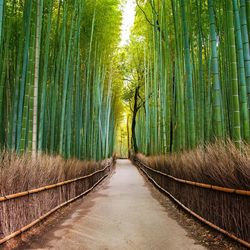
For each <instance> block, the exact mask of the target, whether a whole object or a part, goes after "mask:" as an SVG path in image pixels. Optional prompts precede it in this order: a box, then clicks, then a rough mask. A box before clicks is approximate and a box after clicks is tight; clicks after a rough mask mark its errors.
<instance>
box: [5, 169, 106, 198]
mask: <svg viewBox="0 0 250 250" xmlns="http://www.w3.org/2000/svg"><path fill="white" fill-rule="evenodd" d="M108 167H110V165H107V166H106V167H105V168H103V169H100V170H97V171H95V172H94V173H91V174H89V175H85V176H81V177H78V178H75V179H71V180H67V181H62V182H58V183H55V184H52V185H48V186H44V187H40V188H36V189H32V190H28V191H24V192H19V193H16V194H10V195H4V196H2V197H0V202H3V201H6V200H11V199H16V198H19V197H23V196H26V195H30V194H34V193H39V192H42V191H45V190H49V189H52V188H56V187H60V186H63V185H66V184H69V183H72V182H76V181H80V180H83V179H87V178H89V177H91V176H94V175H96V174H98V173H100V172H103V171H105V170H106V169H107V168H108Z"/></svg>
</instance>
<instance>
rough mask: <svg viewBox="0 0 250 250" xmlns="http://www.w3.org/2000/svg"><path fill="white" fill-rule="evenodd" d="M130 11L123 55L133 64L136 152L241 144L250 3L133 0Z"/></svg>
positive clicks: (245, 127)
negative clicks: (130, 23) (131, 16)
mask: <svg viewBox="0 0 250 250" xmlns="http://www.w3.org/2000/svg"><path fill="white" fill-rule="evenodd" d="M136 12H137V15H136V20H135V25H134V28H133V31H132V35H131V41H132V42H131V45H130V48H128V49H129V50H131V51H132V50H133V51H134V53H135V54H137V57H138V58H140V60H139V61H140V64H139V66H137V69H138V70H137V79H138V81H137V83H136V86H137V87H138V88H139V90H140V97H141V98H142V97H143V98H144V102H142V101H141V103H142V104H143V105H140V106H141V107H139V109H138V110H136V111H138V112H137V115H136V128H135V130H136V141H137V146H138V150H139V151H141V152H143V153H145V154H159V153H162V154H164V153H167V152H174V151H183V150H186V149H191V148H194V147H196V146H197V145H203V144H204V143H208V142H213V141H216V140H227V139H228V138H230V139H231V140H232V141H234V143H235V144H236V145H237V146H238V147H240V145H241V143H242V142H249V140H250V128H249V124H250V123H249V121H250V120H249V119H250V117H249V116H250V53H249V34H250V1H249V0H223V1H221V0H206V1H203V0H188V1H186V0H169V1H164V0H148V1H139V0H138V1H137V8H136ZM143 98H142V99H143ZM139 99H140V98H139ZM133 102H134V100H133Z"/></svg>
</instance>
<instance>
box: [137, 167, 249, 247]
mask: <svg viewBox="0 0 250 250" xmlns="http://www.w3.org/2000/svg"><path fill="white" fill-rule="evenodd" d="M140 169H141V170H142V171H143V173H144V174H145V175H146V176H147V178H148V179H149V180H150V181H152V182H153V184H154V185H155V186H156V187H157V188H159V189H160V190H161V191H163V192H164V193H166V194H167V195H168V196H170V197H171V198H172V199H173V200H174V201H175V202H176V203H177V204H178V205H180V206H181V207H182V208H183V209H185V210H186V211H187V212H188V213H190V214H191V215H193V216H194V217H196V218H197V219H198V220H200V221H201V222H203V223H205V224H207V225H208V226H210V227H212V228H213V229H215V230H217V231H219V232H220V233H223V234H225V235H227V236H228V237H230V238H231V239H233V240H235V241H237V242H239V243H240V244H242V245H244V246H245V247H247V248H250V243H249V242H247V241H245V240H242V239H240V238H238V237H236V236H235V235H233V234H231V233H229V232H227V231H226V230H224V229H222V228H220V227H218V226H216V225H215V224H213V223H211V222H210V221H208V220H206V219H204V218H203V217H201V216H200V215H198V214H197V213H195V212H194V211H192V210H191V209H189V208H188V207H186V206H185V205H183V204H182V203H181V202H180V201H179V200H177V199H176V198H175V197H174V196H173V195H172V194H171V193H169V192H168V191H167V190H165V189H164V188H162V187H161V186H160V185H159V184H158V183H157V182H156V181H155V180H154V179H153V178H152V177H151V176H149V175H148V173H147V172H146V171H145V170H144V169H142V168H141V167H140Z"/></svg>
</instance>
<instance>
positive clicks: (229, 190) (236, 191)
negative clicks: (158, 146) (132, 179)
mask: <svg viewBox="0 0 250 250" xmlns="http://www.w3.org/2000/svg"><path fill="white" fill-rule="evenodd" d="M134 161H137V162H138V163H139V164H141V165H143V167H145V168H147V169H149V170H150V171H152V172H155V173H157V174H160V175H163V176H166V177H168V178H170V179H173V180H175V181H177V182H180V183H185V184H188V185H192V186H196V187H201V188H207V189H213V190H216V191H220V192H224V193H232V194H239V195H245V196H250V190H241V189H233V188H225V187H220V186H215V185H210V184H205V183H200V182H194V181H187V180H183V179H179V178H176V177H174V176H172V175H169V174H166V173H163V172H161V171H159V170H156V169H153V168H150V167H149V166H147V165H145V164H144V163H143V162H141V161H140V160H138V159H137V158H135V159H134Z"/></svg>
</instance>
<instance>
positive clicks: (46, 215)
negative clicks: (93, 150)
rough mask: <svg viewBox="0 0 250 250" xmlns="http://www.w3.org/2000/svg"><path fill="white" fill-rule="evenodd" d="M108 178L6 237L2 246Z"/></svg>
mask: <svg viewBox="0 0 250 250" xmlns="http://www.w3.org/2000/svg"><path fill="white" fill-rule="evenodd" d="M107 176H108V174H106V175H104V176H103V177H102V178H101V179H100V180H98V181H97V182H96V183H95V184H94V185H93V186H92V187H91V188H89V189H88V190H86V191H84V192H83V193H81V194H80V195H78V196H76V197H74V198H72V199H70V200H68V201H66V202H64V203H62V204H61V205H59V206H57V207H55V208H53V209H52V210H50V211H49V212H47V213H46V214H44V215H42V216H41V217H40V218H38V219H36V220H34V221H33V222H31V223H30V224H28V225H26V226H24V227H22V228H21V229H19V230H18V231H16V232H14V233H12V234H10V235H8V236H6V237H4V238H3V239H0V245H2V244H4V243H5V242H7V241H9V240H10V239H13V238H14V237H16V236H18V235H20V234H21V233H23V232H25V231H27V230H28V229H30V228H31V227H33V226H35V225H36V224H38V223H39V222H41V221H42V220H44V219H46V218H47V217H48V216H50V215H51V214H52V213H54V212H56V211H57V210H58V209H60V208H62V207H64V206H66V205H68V204H69V203H72V202H73V201H75V200H77V199H79V198H80V197H82V196H84V195H86V194H88V193H89V192H90V191H91V190H93V189H94V188H95V187H96V186H97V185H98V184H99V183H100V182H101V181H102V180H104V179H105V178H106V177H107Z"/></svg>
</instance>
